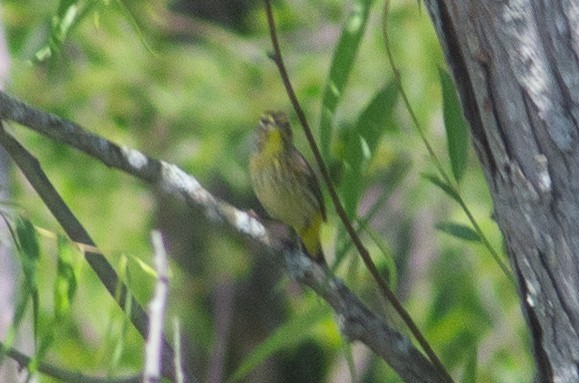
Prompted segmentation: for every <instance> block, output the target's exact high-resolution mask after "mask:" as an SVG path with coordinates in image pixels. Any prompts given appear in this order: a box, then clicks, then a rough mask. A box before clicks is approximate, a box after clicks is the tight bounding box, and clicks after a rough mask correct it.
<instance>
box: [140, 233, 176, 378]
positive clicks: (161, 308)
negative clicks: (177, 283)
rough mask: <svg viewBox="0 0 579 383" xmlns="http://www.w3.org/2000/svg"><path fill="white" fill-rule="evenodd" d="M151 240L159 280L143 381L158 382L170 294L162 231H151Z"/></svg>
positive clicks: (154, 299) (146, 350)
mask: <svg viewBox="0 0 579 383" xmlns="http://www.w3.org/2000/svg"><path fill="white" fill-rule="evenodd" d="M151 242H152V244H153V248H154V250H155V256H154V258H153V260H154V262H155V271H156V272H157V282H156V283H155V293H154V294H153V299H152V300H151V302H150V303H149V318H150V319H151V320H150V325H149V336H148V337H147V344H146V346H145V368H144V372H143V383H156V382H159V381H160V380H161V363H162V360H161V355H162V351H163V350H162V347H163V327H164V323H165V309H166V307H167V296H168V294H169V273H168V266H167V252H166V251H165V245H164V244H163V237H162V236H161V233H160V232H158V231H156V230H154V231H153V232H152V233H151ZM171 362H173V361H171Z"/></svg>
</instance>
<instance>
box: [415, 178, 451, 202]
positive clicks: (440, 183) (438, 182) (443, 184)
mask: <svg viewBox="0 0 579 383" xmlns="http://www.w3.org/2000/svg"><path fill="white" fill-rule="evenodd" d="M421 175H422V177H423V178H426V179H427V180H429V181H430V182H432V183H433V184H434V185H436V186H438V187H439V188H440V189H442V191H444V192H445V193H446V194H447V195H448V196H449V197H450V198H452V199H453V200H455V201H456V202H460V196H459V195H458V194H457V193H456V192H455V191H454V189H453V188H452V187H451V186H450V185H448V184H447V183H446V182H444V181H443V180H441V179H440V178H438V176H436V175H434V174H428V173H422V174H421Z"/></svg>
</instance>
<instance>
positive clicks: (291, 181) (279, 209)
mask: <svg viewBox="0 0 579 383" xmlns="http://www.w3.org/2000/svg"><path fill="white" fill-rule="evenodd" d="M249 170H250V177H251V182H252V184H253V190H254V191H255V194H256V196H257V199H258V200H259V201H260V203H261V205H262V206H263V207H264V209H265V210H266V212H267V213H268V214H269V215H270V216H271V218H273V219H275V220H278V221H281V222H283V223H284V224H286V225H288V226H290V227H291V228H292V229H293V230H294V231H295V233H296V234H297V236H298V237H299V240H300V241H301V244H302V245H303V248H304V250H305V252H306V253H307V255H308V256H309V257H310V258H312V259H313V260H315V261H316V262H318V263H319V264H326V261H325V258H324V254H323V249H322V246H321V242H320V230H321V226H322V223H323V222H325V221H326V208H325V205H324V198H323V195H322V192H321V189H320V184H319V183H318V179H317V178H316V175H315V173H314V171H313V170H312V168H311V166H310V165H309V164H308V162H307V161H306V159H305V158H304V156H303V155H302V154H301V153H300V152H299V151H298V149H296V147H295V146H294V143H293V135H292V130H291V125H290V121H289V118H288V116H287V115H286V114H285V113H284V112H277V111H268V112H265V113H264V114H263V115H262V116H261V118H260V119H259V123H258V124H257V127H256V134H255V141H254V147H253V150H252V152H251V155H250V159H249Z"/></svg>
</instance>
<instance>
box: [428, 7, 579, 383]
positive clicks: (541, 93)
mask: <svg viewBox="0 0 579 383" xmlns="http://www.w3.org/2000/svg"><path fill="white" fill-rule="evenodd" d="M426 4H427V7H428V10H429V13H430V16H431V18H432V20H433V22H434V25H435V28H436V32H437V34H438V36H439V39H440V40H441V43H442V45H443V49H444V51H445V55H446V60H447V62H448V65H449V67H450V69H451V72H452V74H453V76H454V79H455V82H456V85H457V88H458V91H459V94H460V97H461V101H462V104H463V109H464V113H465V116H466V118H467V120H468V122H469V124H470V128H471V133H472V139H473V142H474V146H475V149H476V152H477V155H478V157H479V159H480V162H481V164H482V166H483V168H484V173H485V177H486V181H487V183H488V185H489V188H490V191H491V193H492V196H493V201H494V210H495V211H494V212H495V217H496V220H497V223H498V224H499V226H500V229H501V231H502V233H503V235H504V237H505V243H506V247H507V250H508V253H509V256H510V260H511V265H512V268H513V271H514V273H515V275H516V278H517V281H518V288H519V294H520V298H521V305H522V308H523V311H524V313H525V316H526V319H527V323H528V327H529V331H530V333H531V336H532V341H533V350H534V354H535V360H536V365H537V379H538V380H539V381H542V382H551V381H554V382H577V381H579V373H578V363H579V335H578V334H579V259H578V258H579V151H578V132H577V128H578V122H579V2H578V1H576V0H559V1H555V0H553V1H549V0H510V1H508V0H505V1H496V0H426Z"/></svg>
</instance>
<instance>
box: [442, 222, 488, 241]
mask: <svg viewBox="0 0 579 383" xmlns="http://www.w3.org/2000/svg"><path fill="white" fill-rule="evenodd" d="M435 227H436V229H437V230H439V231H442V232H443V233H446V234H450V235H452V236H453V237H456V238H458V239H463V240H466V241H474V242H480V236H479V235H478V233H477V232H476V231H474V230H473V229H471V228H470V227H468V226H465V225H462V224H459V223H454V222H439V223H437V224H436V225H435Z"/></svg>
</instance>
